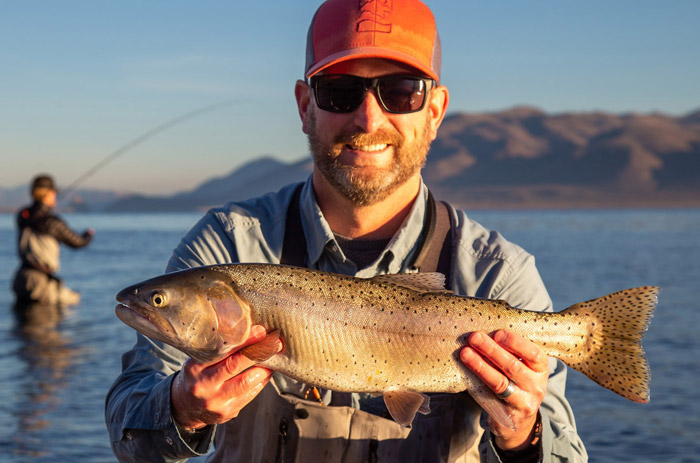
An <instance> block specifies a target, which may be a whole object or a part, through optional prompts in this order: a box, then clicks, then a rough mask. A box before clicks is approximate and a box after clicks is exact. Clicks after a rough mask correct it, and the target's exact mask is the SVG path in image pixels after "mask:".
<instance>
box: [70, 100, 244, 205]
mask: <svg viewBox="0 0 700 463" xmlns="http://www.w3.org/2000/svg"><path fill="white" fill-rule="evenodd" d="M240 102H241V101H240V100H229V101H224V102H221V103H216V104H212V105H208V106H204V107H202V108H198V109H195V110H193V111H190V112H188V113H185V114H183V115H181V116H178V117H176V118H174V119H171V120H169V121H167V122H165V123H163V124H160V125H158V126H156V127H154V128H152V129H150V130H148V131H147V132H145V133H143V134H141V135H139V136H138V137H136V138H134V139H133V140H131V141H129V142H128V143H126V144H125V145H123V146H122V147H120V148H119V149H117V150H116V151H114V152H113V153H110V154H109V155H108V156H106V157H105V158H104V159H102V160H100V161H99V162H98V163H97V164H95V165H94V166H92V167H91V168H90V169H88V170H87V171H86V172H85V173H84V174H82V175H81V176H79V177H78V178H77V179H76V180H75V181H74V182H73V183H71V184H70V185H68V186H67V187H66V188H62V189H61V190H60V191H59V196H62V197H63V198H62V199H63V200H65V199H66V198H67V197H68V195H70V193H72V192H73V191H74V190H75V188H76V187H77V186H78V185H80V184H81V183H82V182H84V181H85V180H86V179H88V178H90V177H92V176H93V175H94V174H95V173H96V172H98V171H99V170H100V169H102V168H103V167H104V166H106V165H107V164H109V163H110V162H112V161H114V160H115V159H117V158H118V157H119V156H121V155H122V154H124V153H126V152H127V151H129V150H131V149H133V148H135V147H137V146H139V145H140V144H142V143H144V142H145V141H147V140H148V139H150V138H152V137H154V136H155V135H157V134H159V133H161V132H164V131H166V130H168V129H170V128H172V127H173V126H175V125H178V124H181V123H183V122H185V121H188V120H190V119H194V118H195V117H198V116H201V115H203V114H206V113H210V112H212V111H216V110H217V109H221V108H225V107H228V106H231V105H233V104H235V103H240Z"/></svg>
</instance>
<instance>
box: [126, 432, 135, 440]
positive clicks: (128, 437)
mask: <svg viewBox="0 0 700 463" xmlns="http://www.w3.org/2000/svg"><path fill="white" fill-rule="evenodd" d="M133 438H134V436H132V435H131V433H130V432H128V431H127V433H126V439H127V440H131V439H133Z"/></svg>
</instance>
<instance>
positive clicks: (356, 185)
mask: <svg viewBox="0 0 700 463" xmlns="http://www.w3.org/2000/svg"><path fill="white" fill-rule="evenodd" d="M309 118H310V121H309V127H310V129H309V132H308V138H309V147H310V149H311V155H312V156H313V159H314V164H315V165H316V167H317V168H318V169H319V171H320V172H321V173H322V174H323V176H324V177H325V178H326V180H328V182H329V183H330V184H331V185H332V186H334V187H335V188H336V189H337V190H338V191H340V192H341V193H342V194H343V195H344V196H345V197H346V198H348V199H349V200H350V201H351V202H352V203H353V204H355V205H358V206H369V205H372V204H376V203H378V202H380V201H382V200H384V199H385V198H387V197H388V196H389V195H390V194H391V193H393V192H395V191H396V190H397V189H398V188H399V187H400V186H401V185H403V184H404V183H405V182H406V181H407V180H408V179H409V178H411V177H412V176H413V175H414V174H415V173H416V172H418V171H419V170H420V169H421V168H422V167H423V165H424V164H425V159H426V157H427V155H428V150H429V149H430V141H431V140H430V137H429V133H430V132H429V129H430V128H429V124H428V118H427V116H426V122H425V125H424V127H423V131H422V133H421V134H420V135H419V136H418V137H417V138H416V140H415V141H414V142H413V143H412V144H410V145H407V144H405V140H404V138H403V137H402V136H401V134H399V133H398V132H397V131H395V130H381V131H379V132H377V133H375V134H372V135H368V134H366V133H362V132H354V133H339V134H338V135H337V136H336V137H335V139H334V140H333V141H332V142H331V143H326V142H324V141H323V140H322V139H321V137H319V135H318V133H317V131H316V117H315V114H314V113H313V111H312V112H310V114H309ZM383 143H386V144H388V145H391V146H392V147H393V149H394V159H393V162H392V164H391V165H390V166H388V167H384V168H383V167H356V166H346V165H342V164H341V163H340V162H339V161H338V156H339V154H340V152H341V150H342V149H343V147H344V146H345V145H355V146H369V145H374V144H383Z"/></svg>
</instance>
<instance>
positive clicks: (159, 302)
mask: <svg viewBox="0 0 700 463" xmlns="http://www.w3.org/2000/svg"><path fill="white" fill-rule="evenodd" d="M151 305H152V306H153V307H156V308H158V307H163V306H164V305H165V294H162V293H157V292H156V293H153V294H151Z"/></svg>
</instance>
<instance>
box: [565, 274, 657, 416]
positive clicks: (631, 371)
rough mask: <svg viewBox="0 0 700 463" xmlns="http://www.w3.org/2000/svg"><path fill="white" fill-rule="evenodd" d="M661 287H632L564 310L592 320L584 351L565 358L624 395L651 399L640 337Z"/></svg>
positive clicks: (594, 378) (644, 330)
mask: <svg viewBox="0 0 700 463" xmlns="http://www.w3.org/2000/svg"><path fill="white" fill-rule="evenodd" d="M659 290H660V288H658V287H656V286H643V287H638V288H631V289H627V290H624V291H619V292H616V293H613V294H609V295H607V296H603V297H601V298H598V299H593V300H591V301H588V302H581V303H579V304H575V305H573V306H571V307H569V308H568V309H566V310H564V311H563V312H561V314H562V315H565V316H567V315H568V316H583V317H586V318H588V319H589V320H590V322H589V323H590V324H589V329H590V336H589V337H588V339H587V340H586V344H587V345H586V349H585V351H583V352H582V353H580V354H578V355H571V356H569V357H566V358H562V360H563V361H564V362H565V363H566V364H567V365H569V366H570V367H571V368H573V369H575V370H577V371H580V372H581V373H583V374H584V375H586V376H588V377H589V378H591V379H592V380H593V381H595V382H597V383H598V384H600V385H601V386H603V387H605V388H607V389H610V390H611V391H613V392H615V393H617V394H619V395H621V396H622V397H625V398H627V399H629V400H632V401H634V402H639V403H647V402H649V377H650V376H649V365H648V363H647V360H646V358H645V356H644V350H643V349H642V342H641V341H642V337H643V336H644V333H645V332H646V330H647V328H648V326H649V322H650V321H651V317H652V314H653V312H654V308H655V307H656V303H657V300H658V293H659ZM586 351H587V352H586Z"/></svg>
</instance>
